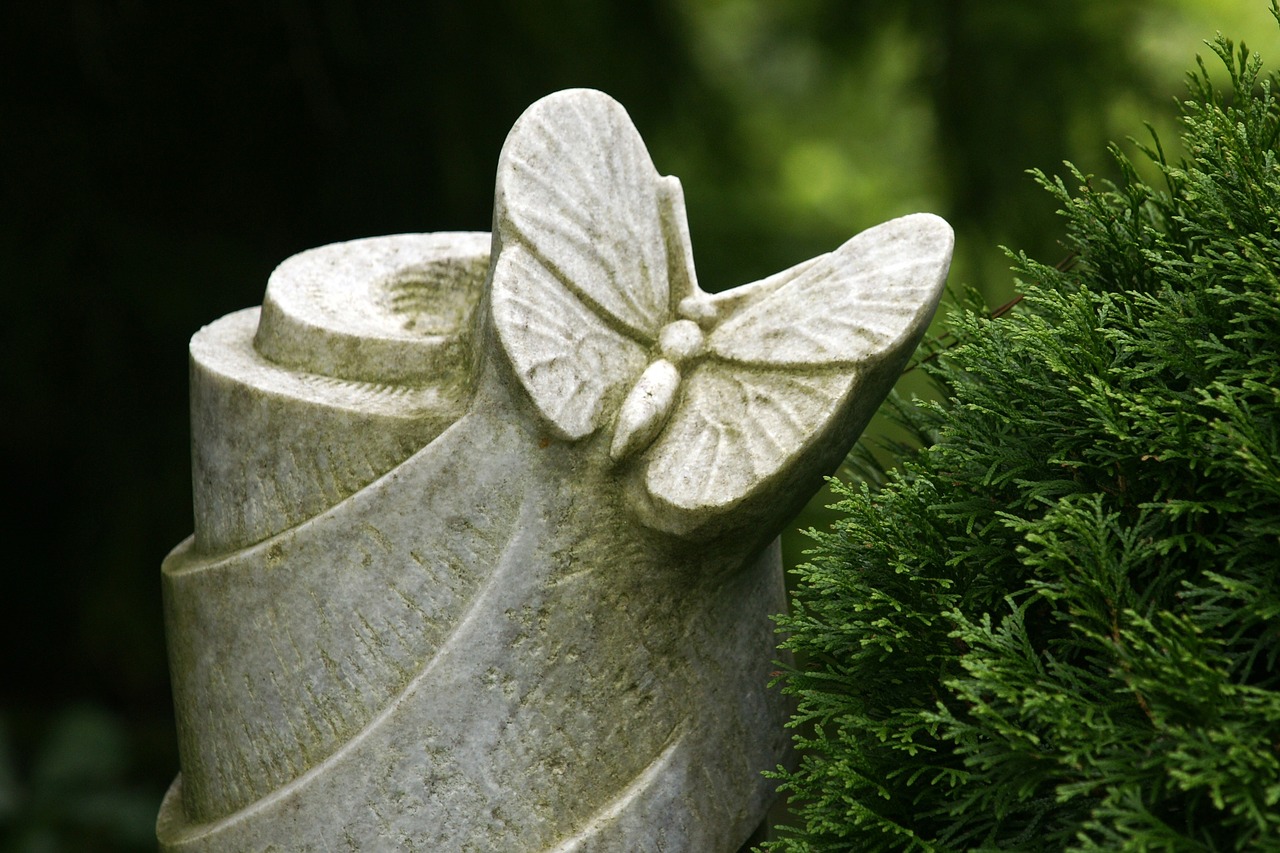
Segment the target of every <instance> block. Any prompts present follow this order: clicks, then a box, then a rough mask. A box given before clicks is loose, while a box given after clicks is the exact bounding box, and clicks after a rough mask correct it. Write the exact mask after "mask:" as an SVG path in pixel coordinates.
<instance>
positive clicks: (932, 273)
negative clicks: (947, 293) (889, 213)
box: [707, 213, 955, 367]
mask: <svg viewBox="0 0 1280 853" xmlns="http://www.w3.org/2000/svg"><path fill="white" fill-rule="evenodd" d="M954 239H955V238H954V235H953V234H952V231H951V226H949V225H948V224H947V223H946V221H945V220H943V219H941V218H940V217H937V216H933V215H932V214H928V213H916V214H912V215H911V216H903V217H900V218H898V219H893V220H890V221H889V222H885V223H882V224H880V225H877V226H875V227H874V228H869V229H867V230H866V231H863V232H862V233H861V234H858V235H857V236H855V237H853V238H852V239H850V240H849V241H847V242H846V243H845V244H844V245H843V246H841V247H840V248H839V249H836V250H835V251H834V252H831V253H829V254H826V255H822V256H820V257H818V258H816V259H814V260H812V261H808V262H806V263H805V264H801V265H800V266H799V267H798V268H797V269H798V270H799V272H798V274H797V275H795V276H794V277H790V278H789V279H787V278H785V274H784V281H783V283H782V284H781V285H780V286H777V287H775V288H774V289H773V290H772V291H771V292H769V293H768V294H766V295H764V296H763V297H761V298H759V299H757V300H755V301H753V302H752V303H750V304H748V305H744V306H743V307H742V308H741V309H740V310H738V311H736V312H734V313H733V314H732V315H731V316H729V317H728V318H726V319H725V321H724V322H722V323H720V324H719V325H718V326H717V327H716V328H715V329H714V330H713V331H712V333H711V334H710V335H709V336H708V338H707V345H708V347H709V348H710V350H711V351H712V352H714V353H716V354H717V355H719V356H720V357H721V358H725V359H729V360H731V361H738V362H743V363H747V364H759V365H769V366H777V367H799V366H802V365H836V364H840V365H847V366H854V365H857V364H860V363H862V362H863V361H865V360H866V359H868V358H875V357H878V356H879V355H880V354H881V353H883V352H884V351H886V350H889V349H893V348H895V347H897V346H899V345H900V344H901V342H903V341H905V340H911V341H912V342H913V344H914V340H915V339H916V338H918V337H919V335H920V334H921V333H923V332H924V329H925V327H926V326H927V325H928V323H929V319H930V318H931V317H932V316H933V312H934V309H935V308H936V307H937V303H938V298H939V297H940V295H941V290H942V285H943V282H945V281H946V276H947V268H948V266H949V265H950V263H951V250H952V246H953V244H954Z"/></svg>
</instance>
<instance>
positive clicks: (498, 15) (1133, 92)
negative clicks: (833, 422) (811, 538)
mask: <svg viewBox="0 0 1280 853" xmlns="http://www.w3.org/2000/svg"><path fill="white" fill-rule="evenodd" d="M1216 30H1222V31H1223V32H1225V33H1226V34H1227V35H1229V36H1232V37H1235V38H1244V39H1245V40H1246V41H1247V42H1248V43H1249V44H1250V45H1251V46H1252V47H1254V48H1257V49H1260V50H1261V52H1262V53H1263V56H1264V58H1267V59H1270V60H1272V61H1273V62H1280V39H1278V38H1277V35H1276V27H1275V25H1274V23H1273V22H1272V21H1271V19H1270V16H1269V15H1268V13H1267V11H1266V6H1265V3H1263V2H1261V0H1256V1H1255V0H941V2H925V0H892V1H891V0H861V2H857V1H856V0H855V1H854V2H838V0H795V2H785V3H784V2H769V0H656V2H639V1H638V0H633V2H625V3H622V2H618V3H608V2H601V1H600V0H551V2H541V3H529V2H519V0H493V2H489V3H483V4H482V3H463V2H457V3H443V2H436V3H432V2H424V3H414V4H410V3H357V2H354V0H278V2H261V3H235V2H228V3H218V4H212V3H188V4H160V3H144V2H136V1H133V2H125V0H120V2H108V1H107V0H82V1H81V2H51V3H15V4H8V5H7V6H6V8H5V10H4V11H3V12H0V71H2V72H3V76H2V77H0V80H2V82H0V87H2V88H0V94H2V96H3V97H0V152H2V154H3V157H0V170H2V171H0V175H2V178H0V193H2V194H3V195H2V198H3V205H0V217H2V221H0V264H2V266H0V270H2V272H0V276H3V296H4V300H5V308H6V310H5V311H4V312H3V320H2V321H0V322H3V324H4V326H3V328H4V334H3V336H2V338H0V340H3V346H4V347H5V353H4V358H3V365H4V368H3V370H2V371H0V379H2V381H3V383H4V384H3V397H2V399H4V400H7V401H8V403H7V405H6V416H5V417H4V418H3V419H2V423H3V427H2V428H3V430H4V440H3V444H2V446H3V447H4V449H5V453H6V464H5V470H7V471H9V475H8V476H9V482H10V489H9V491H10V502H11V506H12V505H13V504H15V503H16V506H15V507H13V508H11V509H10V510H9V511H8V512H7V519H8V522H9V524H8V541H9V543H10V544H9V546H7V547H8V549H9V550H8V557H6V558H5V560H4V562H5V564H6V570H5V579H6V582H7V588H8V589H9V590H10V591H9V592H8V593H4V594H3V601H4V602H5V607H4V618H3V619H2V620H0V631H2V632H3V636H2V637H0V641H2V643H0V648H3V649H4V652H3V661H4V668H3V670H2V671H0V850H23V851H55V850H84V851H108V850H110V851H117V850H118V851H125V850H148V849H152V848H153V843H152V840H151V839H152V823H153V821H154V816H155V812H156V810H157V808H158V806H159V801H160V797H161V795H162V794H163V792H164V790H165V788H166V786H167V785H168V783H169V782H170V780H171V779H172V776H173V774H174V773H175V772H176V770H177V756H176V748H175V743H174V736H173V731H172V717H171V711H170V705H169V703H170V699H169V687H168V682H167V674H166V670H165V657H164V638H163V629H162V625H161V614H160V599H159V584H158V571H159V565H160V561H161V560H162V559H163V557H164V555H165V554H166V552H167V551H168V550H169V549H170V548H171V547H172V546H174V545H176V544H177V543H178V542H179V541H180V540H181V539H182V538H184V537H185V536H187V535H188V534H189V532H190V530H191V510H190V473H189V467H188V455H187V453H188V449H187V441H188V431H187V405H186V370H187V366H186V343H187V340H188V338H189V337H190V336H191V334H192V333H193V332H194V331H195V330H196V329H198V328H199V327H200V326H201V325H203V324H205V323H208V322H210V321H212V320H214V319H216V318H217V317H219V316H221V315H223V314H225V313H227V312H229V311H232V310H235V309H238V308H242V307H245V306H248V305H253V304H257V303H258V302H259V301H260V300H261V297H262V292H263V289H264V288H265V286H266V280H267V275H268V274H269V273H270V271H271V269H272V268H273V267H274V266H275V265H276V264H277V263H279V262H280V261H282V260H283V259H284V258H286V257H288V256H289V255H291V254H293V253H295V252H298V251H301V250H303V249H306V248H309V247H312V246H317V245H321V244H324V243H328V242H333V241H336V240H345V239H351V238H355V237H364V236H371V235H377V234H389V233H395V232H404V231H432V230H459V229H476V230H487V229H488V227H489V217H490V213H491V204H492V182H493V168H494V164H495V162H496V158H497V155H498V150H499V148H500V146H501V144H502V140H503V138H504V136H505V134H506V131H507V130H508V129H509V128H510V126H511V124H512V122H513V121H514V120H515V119H516V117H517V116H518V115H519V114H520V112H521V111H522V110H523V108H524V107H525V106H527V105H528V104H530V103H531V102H533V101H534V100H536V99H537V98H539V97H540V96H542V95H544V94H546V93H548V92H551V91H554V90H556V89H560V88H565V87H570V86H592V87H596V88H600V89H603V90H605V91H607V92H609V93H610V94H612V95H613V96H614V97H616V98H617V99H618V100H620V101H621V102H622V103H623V104H625V105H626V106H627V108H628V109H629V111H630V112H631V115H632V118H633V119H634V121H635V123H636V125H637V126H638V127H639V129H640V131H641V133H642V134H643V136H644V137H645V139H646V140H647V141H648V143H649V146H650V150H651V152H652V155H653V158H654V161H655V162H656V164H657V166H658V168H659V170H660V171H662V172H663V173H667V174H675V175H678V176H680V177H681V179H682V180H683V182H684V186H685V194H686V198H687V201H688V207H689V218H690V224H691V229H692V232H693V243H694V249H695V253H696V255H697V259H698V264H699V277H700V279H701V281H702V283H703V284H704V286H707V287H708V288H709V289H722V288H723V287H727V286H732V285H735V284H739V283H743V282H746V281H750V280H753V279H755V278H758V277H761V276H763V275H765V274H767V273H770V272H773V271H775V270H777V269H780V268H782V267H785V266H788V265H790V264H792V263H795V262H797V261H799V260H801V259H804V258H806V257H809V256H811V255H813V254H816V253H818V252H822V251H826V250H829V249H831V248H834V247H835V246H837V245H838V244H839V243H841V242H843V241H844V240H845V239H847V238H848V237H849V236H851V235H852V234H854V233H855V232H857V231H859V230H861V229H863V228H866V227H868V226H870V225H873V224H875V223H877V222H880V221H882V220H884V219H887V218H890V217H892V216H895V215H899V214H903V213H908V212H912V211H917V210H928V211H933V212H936V213H939V214H941V215H943V216H945V217H947V218H948V219H949V220H950V221H951V222H952V223H953V224H954V225H955V227H956V231H957V236H958V246H957V256H956V262H955V265H954V267H953V274H952V282H953V283H966V284H972V285H975V286H979V287H980V288H982V289H983V291H984V292H985V293H986V294H987V298H988V300H989V301H990V302H991V303H992V304H997V303H999V302H1001V301H1003V300H1004V299H1006V298H1008V297H1009V295H1011V294H1012V293H1013V283H1012V281H1011V279H1010V277H1009V275H1008V274H1007V273H1006V272H1005V268H1006V264H1005V262H1004V259H1003V257H1002V256H1001V254H1000V253H999V251H998V250H997V248H996V247H997V246H998V245H1000V244H1007V245H1012V246H1016V247H1019V248H1023V249H1026V250H1028V251H1029V252H1031V253H1032V254H1034V255H1035V256H1037V257H1040V258H1042V259H1046V260H1050V261H1052V260H1055V259H1056V258H1057V256H1058V255H1059V254H1060V253H1061V250H1060V249H1059V248H1058V247H1057V245H1056V242H1055V241H1056V237H1055V235H1056V221H1055V217H1054V211H1053V205H1052V203H1051V202H1050V200H1049V199H1048V198H1047V196H1045V195H1043V194H1042V193H1041V192H1040V191H1039V190H1037V189H1036V188H1035V187H1034V185H1033V184H1032V182H1031V180H1030V179H1029V178H1028V177H1027V176H1026V175H1025V172H1024V170H1025V169H1027V168H1030V167H1033V166H1039V167H1043V168H1045V169H1046V170H1049V171H1053V170H1056V169H1057V168H1058V164H1059V162H1060V161H1061V160H1062V159H1064V158H1069V159H1071V160H1073V161H1075V162H1077V163H1078V164H1079V165H1080V166H1081V167H1082V168H1084V169H1085V170H1087V171H1092V172H1096V173H1098V174H1100V175H1106V174H1108V173H1109V172H1110V165H1109V163H1108V162H1107V160H1106V157H1105V154H1104V144H1105V142H1106V141H1107V140H1109V139H1118V140H1119V139H1123V138H1125V137H1126V136H1129V135H1136V134H1141V133H1142V132H1143V131H1142V122H1143V121H1144V120H1147V121H1151V122H1152V123H1153V124H1154V125H1156V126H1157V127H1158V128H1162V129H1163V133H1162V136H1163V137H1164V138H1165V139H1166V141H1169V140H1172V139H1173V138H1174V132H1173V130H1172V126H1173V125H1172V122H1173V119H1172V116H1173V114H1174V109H1173V100H1174V98H1175V97H1180V96H1181V94H1182V82H1181V81H1182V75H1183V72H1184V71H1185V70H1186V69H1187V68H1188V67H1189V65H1190V63H1191V61H1192V58H1193V56H1194V55H1195V54H1196V53H1201V54H1204V53H1207V51H1206V49H1205V48H1204V46H1203V44H1202V40H1203V39H1206V38H1210V37H1212V36H1213V34H1214V32H1215V31H1216ZM1010 369H1017V366H1016V365H1010ZM820 507H821V499H819V500H818V501H817V502H815V504H814V505H813V508H812V509H811V510H810V511H807V513H806V515H805V516H804V517H802V519H801V521H800V522H799V523H800V524H801V525H808V524H815V523H822V518H823V516H822V513H821V509H820ZM803 547H804V546H803V542H802V541H801V540H800V539H799V538H797V537H795V536H791V537H789V539H788V553H789V555H791V558H793V559H794V557H795V555H796V554H797V553H798V552H799V550H800V549H801V548H803Z"/></svg>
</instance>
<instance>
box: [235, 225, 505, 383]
mask: <svg viewBox="0 0 1280 853" xmlns="http://www.w3.org/2000/svg"><path fill="white" fill-rule="evenodd" d="M489 243H490V238H489V235H488V234H487V233H484V232H441V233H434V234H395V235H391V236H388V237H370V238H367V239H363V240H351V241H349V242H346V243H333V244H331V245H328V246H321V247H319V248H316V249H311V250H309V251H306V252H301V253H299V254H297V255H294V256H293V257H291V258H289V259H288V260H286V261H285V262H284V263H282V264H280V266H278V267H277V268H276V270H275V272H273V273H272V274H271V278H270V279H269V280H268V282H267V294H266V297H265V298H264V299H263V302H262V317H261V320H260V322H259V324H258V331H257V335H256V336H255V338H254V346H255V347H256V348H257V350H258V352H259V353H260V354H261V355H262V356H263V357H264V358H266V359H269V360H270V361H273V362H275V363H276V364H280V365H282V366H285V367H290V368H293V369H296V370H305V371H307V372H308V373H316V374H320V375H322V376H332V377H335V378H340V379H349V380H355V381H360V382H376V383H386V384H403V385H422V384H427V383H432V382H435V381H437V380H438V379H439V377H440V376H441V375H442V374H445V373H449V372H452V370H453V368H455V367H456V362H457V360H458V359H459V358H460V357H461V348H462V346H463V345H464V344H465V338H466V336H467V334H468V332H469V329H470V325H471V315H472V312H473V310H474V308H475V305H476V303H477V302H478V300H479V298H480V292H481V290H482V289H483V287H484V280H485V276H486V274H487V273H488V269H489Z"/></svg>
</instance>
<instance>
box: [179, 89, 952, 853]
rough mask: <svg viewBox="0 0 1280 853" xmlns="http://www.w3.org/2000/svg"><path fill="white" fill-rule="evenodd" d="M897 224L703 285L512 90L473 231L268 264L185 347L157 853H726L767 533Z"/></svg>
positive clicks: (563, 131)
mask: <svg viewBox="0 0 1280 853" xmlns="http://www.w3.org/2000/svg"><path fill="white" fill-rule="evenodd" d="M951 241H952V237H951V231H950V229H949V228H948V227H947V225H946V224H945V223H944V222H942V220H940V219H938V218H937V217H933V216H929V215H924V214H919V215H914V216H908V217H904V218H902V219H897V220H894V221H892V222H889V223H886V224H884V225H881V226H878V227H876V228H873V229H871V230H869V231H866V232H864V233H862V234H860V235H858V236H856V237H854V238H853V239H852V240H850V241H849V242H847V243H846V244H844V245H843V246H841V247H840V248H839V249H837V250H835V251H834V252H832V253H830V254H828V255H823V256H821V257H819V258H816V259H813V260H811V261H807V262H805V263H802V264H800V265H798V266H796V267H794V268H793V269H790V270H787V271H785V272H782V273H779V274H777V275H775V276H772V277H770V278H768V279H765V280H763V281H760V282H756V283H754V284H751V285H747V286H745V287H741V288H738V289H736V290H733V291H729V292H726V293H722V294H716V295H710V294H706V293H703V292H702V291H701V290H700V289H699V287H698V284H697V280H696V277H695V274H694V267H693V261H692V252H691V249H690V245H689V238H688V227H687V224H686V222H685V214H684V204H683V198H682V195H681V190H680V184H679V182H678V181H676V179H674V178H670V177H666V178H664V177H660V176H659V175H658V174H657V172H656V171H655V170H654V167H653V165H652V163H651V162H650V160H649V157H648V154H647V152H646V151H645V148H644V145H643V143H642V142H641V140H640V137H639V135H638V134H637V132H636V131H635V129H634V128H633V127H632V125H631V122H630V120H629V119H628V118H627V116H626V113H625V112H624V111H623V109H622V108H621V107H620V106H619V105H618V104H616V103H615V102H613V101H612V100H611V99H609V98H608V97H607V96H605V95H603V94H601V93H599V92H593V91H588V90H573V91H568V92H561V93H558V94H556V95H552V96H550V97H548V98H545V99H543V100H542V101H539V102H538V103H536V104H534V105H533V106H532V107H530V108H529V110H528V111H527V112H526V113H525V115H524V116H522V117H521V119H520V120H519V121H518V122H517V124H516V126H515V127H514V128H513V130H512V132H511V135H510V136H509V137H508V140H507V143H506V145H505V147H504V148H503V152H502V155H501V158H500V160H499V164H498V180H497V191H496V197H495V212H494V232H493V234H492V237H491V238H490V236H489V235H477V234H435V235H399V236H394V237H380V238H373V239H369V240H357V241H353V242H350V243H343V244H338V245H334V246H326V247H323V248H320V249H315V250H312V251H310V252H305V253H303V254H301V255H299V256H296V257H294V258H291V259H289V260H288V261H286V262H285V263H284V264H282V265H281V267H280V268H279V269H278V270H277V271H276V273H275V274H274V275H273V276H272V278H271V280H270V282H269V283H268V289H267V295H266V298H265V300H264V305H263V308H262V309H261V311H259V310H258V309H250V310H247V311H242V312H238V313H236V314H232V315H229V316H228V317H225V318H223V319H222V320H219V321H217V322H216V323H214V324H212V325H210V326H208V327H206V328H205V329H203V330H201V331H200V332H199V333H198V334H197V335H196V336H195V337H194V338H193V340H192V345H191V364H192V368H191V370H192V435H193V468H194V473H195V506H196V531H195V534H194V536H193V537H192V538H191V539H189V540H187V541H186V542H184V543H183V544H182V545H180V546H178V548H177V549H175V551H174V552H173V554H171V555H170V557H169V558H168V559H167V560H166V562H165V565H164V567H163V582H164V593H165V608H166V624H167V626H168V636H169V653H170V662H171V669H172V674H173V682H174V697H175V706H176V711H177V720H178V736H179V747H180V756H181V764H182V772H181V774H180V775H179V777H178V779H177V780H176V781H175V782H174V785H173V787H172V788H171V790H170V792H169V794H168V796H167V797H166V799H165V802H164V805H163V807H162V809H161V813H160V818H159V821H158V827H157V829H158V834H159V837H160V841H161V846H162V848H163V849H165V850H171V851H244V850H263V851H266V850H316V851H319V850H347V849H350V850H424V851H427V850H431V851H435V850H475V851H490V850H495V851H496V850H540V851H565V853H567V851H650V850H651V851H659V850H662V851H691V852H692V851H697V853H718V851H725V852H726V853H728V852H729V851H734V850H736V849H737V848H738V846H739V845H741V844H742V842H743V841H744V840H745V839H746V838H747V837H748V836H749V835H750V833H751V831H752V830H753V829H754V828H755V826H756V825H757V824H758V823H759V822H760V820H761V819H762V817H763V815H764V812H765V810H766V808H767V806H768V804H769V801H770V800H771V798H772V788H771V785H770V783H769V782H768V780H766V779H764V778H762V777H761V775H760V771H762V770H764V769H767V768H771V767H773V766H775V765H777V764H778V763H780V762H783V761H785V760H786V757H787V740H788V738H787V735H786V733H785V732H784V731H783V728H782V726H783V723H784V721H785V718H786V709H785V705H784V703H783V701H782V700H781V697H780V696H779V695H778V694H777V692H776V691H773V690H770V689H768V688H767V684H768V682H769V678H770V675H769V674H770V671H771V670H772V669H773V660H774V659H775V658H776V657H777V652H776V651H775V638H774V636H773V631H772V623H771V622H770V620H769V618H768V617H769V614H771V613H773V612H777V611H780V610H781V609H783V607H784V606H785V600H784V596H783V588H782V578H781V570H780V565H779V558H778V552H777V546H776V542H775V541H774V540H775V537H776V536H777V534H778V532H779V530H780V529H781V527H782V525H783V524H785V523H786V521H787V520H788V519H789V518H790V517H792V516H793V515H794V513H795V512H796V511H797V510H798V509H799V508H800V507H801V506H802V505H803V503H804V502H805V500H806V499H807V498H808V497H809V496H810V495H811V494H812V493H813V492H814V490H815V489H816V488H817V487H818V485H820V482H821V476H822V475H823V474H826V473H828V472H830V471H831V470H832V469H834V467H835V466H836V464H837V463H838V462H839V460H840V459H841V458H842V457H843V456H844V454H845V453H846V452H847V450H848V448H849V446H850V445H851V443H852V442H853V440H854V439H855V438H856V436H857V434H858V433H859V432H860V431H861V429H862V428H863V426H864V425H865V423H866V421H867V419H868V418H869V417H870V416H871V414H872V412H873V411H874V409H875V408H876V406H877V405H878V404H879V402H880V400H881V399H882V398H883V396H884V394H885V393H886V392H887V390H888V388H889V387H890V386H891V384H892V382H893V380H894V379H895V378H896V376H897V375H898V373H899V372H900V369H901V367H902V365H903V363H904V361H905V359H906V358H907V357H908V356H909V355H910V352H911V351H912V349H913V347H914V345H915V343H916V341H917V340H918V338H919V336H920V335H921V334H922V333H923V331H924V328H925V325H926V324H927V323H928V320H929V318H930V316H931V314H932V312H933V310H934V307H935V305H936V303H937V300H938V296H939V293H940V289H941V286H942V282H943V279H944V278H945V274H946V269H947V265H948V263H949V260H950V252H951Z"/></svg>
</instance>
